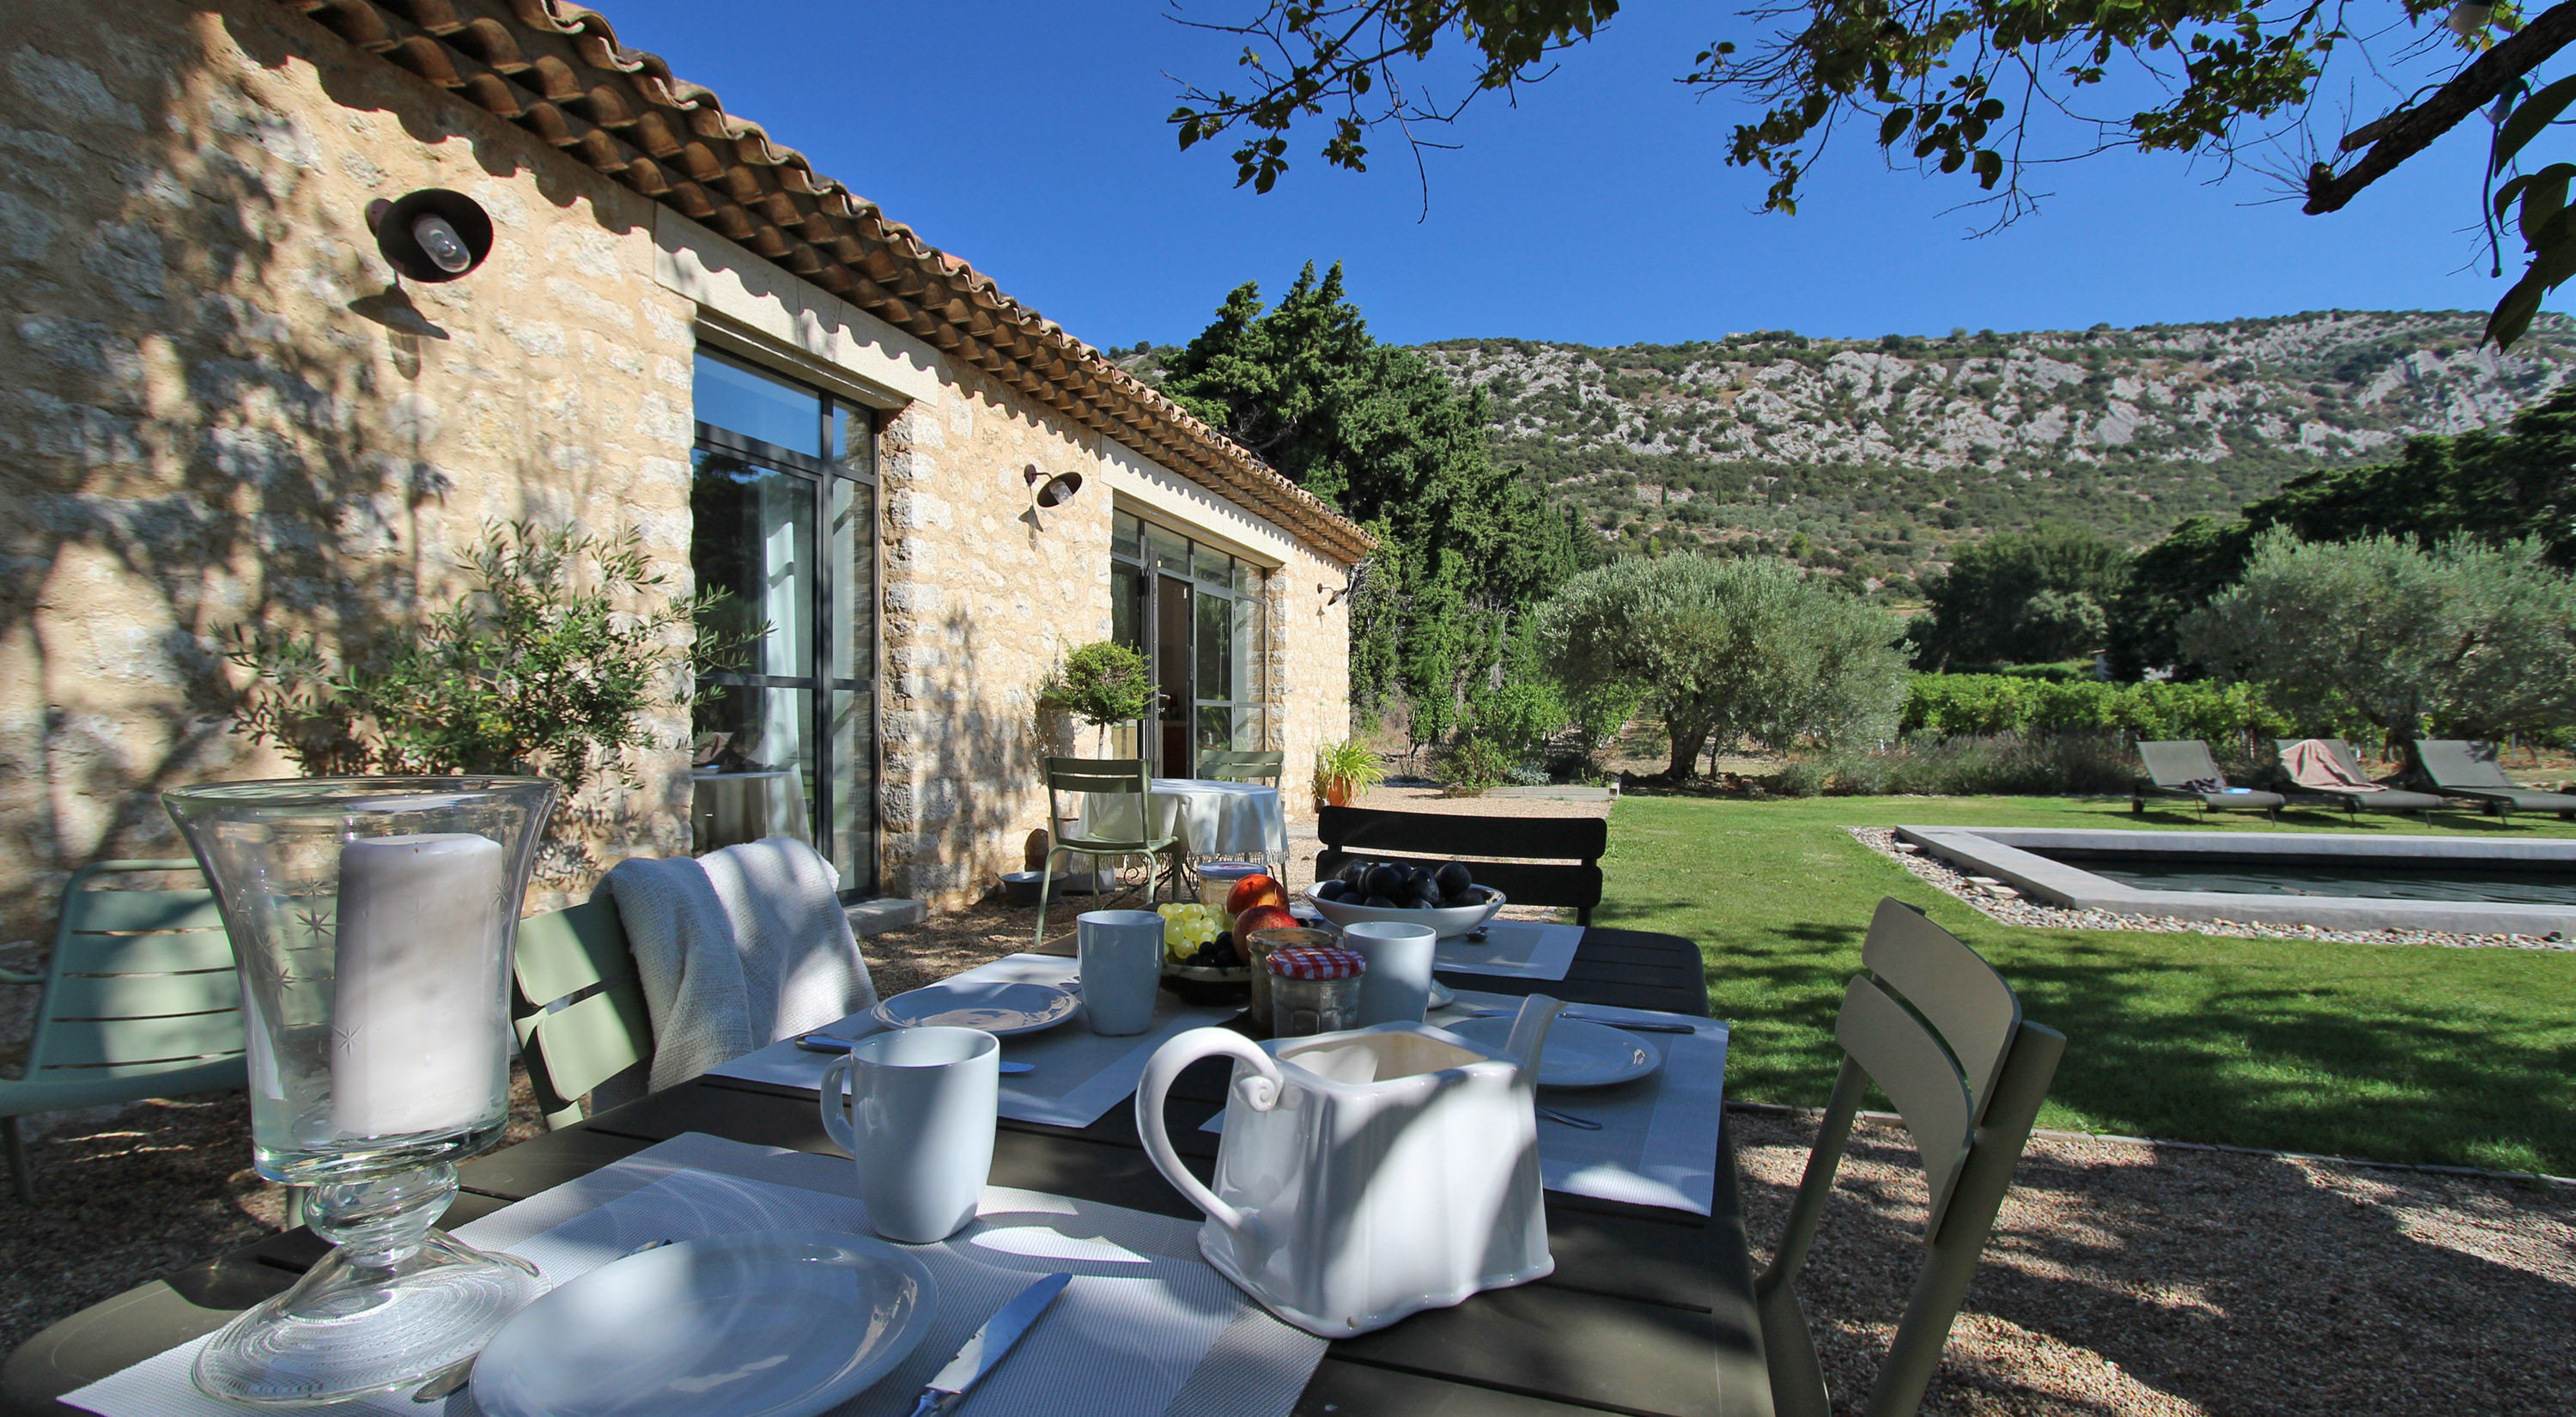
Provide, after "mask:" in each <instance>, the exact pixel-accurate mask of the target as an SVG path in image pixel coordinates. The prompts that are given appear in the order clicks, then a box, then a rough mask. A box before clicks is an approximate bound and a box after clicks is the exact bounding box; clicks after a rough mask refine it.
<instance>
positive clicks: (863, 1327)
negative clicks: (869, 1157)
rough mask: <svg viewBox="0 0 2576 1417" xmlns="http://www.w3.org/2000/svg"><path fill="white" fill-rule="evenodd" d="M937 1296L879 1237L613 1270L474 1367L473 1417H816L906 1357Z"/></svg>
mask: <svg viewBox="0 0 2576 1417" xmlns="http://www.w3.org/2000/svg"><path fill="white" fill-rule="evenodd" d="M938 1307H939V1303H938V1291H937V1287H936V1286H935V1285H933V1284H932V1283H931V1279H930V1271H929V1270H928V1269H926V1268H924V1267H923V1266H922V1263H921V1261H919V1260H917V1259H914V1258H913V1257H912V1256H910V1255H907V1254H904V1253H902V1252H901V1251H899V1250H896V1249H895V1248H894V1247H892V1246H890V1245H887V1244H884V1243H882V1242H880V1241H877V1240H871V1239H867V1238H864V1237H862V1236H857V1235H838V1234H833V1233H830V1232H827V1231H819V1230H813V1231H808V1230H763V1231H753V1232H751V1233H748V1234H742V1235H719V1236H715V1237H713V1238H710V1239H705V1240H690V1241H687V1242H685V1243H682V1244H677V1245H664V1246H663V1247H661V1248H660V1249H657V1250H648V1251H646V1252H644V1253H643V1254H640V1255H629V1256H627V1257H626V1258H624V1259H620V1260H613V1261H611V1262H609V1263H607V1264H604V1265H601V1266H600V1267H599V1268H597V1269H595V1270H592V1271H591V1272H590V1273H588V1274H585V1275H583V1276H582V1277H581V1278H579V1279H576V1280H573V1281H572V1282H571V1283H569V1284H566V1285H563V1286H562V1287H560V1288H558V1289H556V1290H555V1291H554V1292H553V1293H551V1294H548V1295H546V1296H545V1297H544V1298H542V1299H539V1300H538V1301H536V1302H535V1303H533V1304H530V1305H529V1306H528V1307H526V1308H524V1309H521V1310H520V1311H519V1312H518V1313H517V1314H516V1315H514V1316H512V1318H511V1319H510V1321H509V1322H508V1323H505V1324H503V1325H502V1326H501V1331H500V1332H499V1333H496V1334H494V1335H493V1336H492V1341H491V1342H490V1343H489V1344H487V1345H485V1346H484V1349H483V1356H482V1357H480V1358H477V1359H476V1360H475V1361H474V1405H475V1406H476V1407H477V1408H478V1409H480V1410H481V1412H482V1413H483V1417H659V1414H664V1413H674V1412H686V1413H689V1414H691V1417H813V1414H815V1413H818V1412H823V1411H826V1410H829V1409H831V1408H834V1407H838V1406H840V1405H841V1404H842V1403H844V1402H847V1401H848V1400H849V1399H850V1398H851V1397H853V1396H855V1395H857V1394H858V1393H859V1392H860V1391H861V1390H862V1389H864V1388H866V1387H867V1386H868V1385H869V1384H870V1383H873V1382H875V1381H876V1380H877V1379H879V1378H882V1377H884V1376H885V1375H886V1374H887V1372H889V1371H891V1370H892V1369H893V1367H894V1365H895V1364H897V1363H900V1362H902V1361H903V1360H904V1358H905V1356H906V1355H908V1354H910V1353H911V1352H912V1350H913V1348H914V1346H915V1345H917V1344H919V1343H920V1342H921V1337H922V1335H923V1334H924V1333H926V1332H928V1331H929V1327H930V1318H931V1315H932V1313H933V1312H935V1311H936V1310H937V1309H938Z"/></svg>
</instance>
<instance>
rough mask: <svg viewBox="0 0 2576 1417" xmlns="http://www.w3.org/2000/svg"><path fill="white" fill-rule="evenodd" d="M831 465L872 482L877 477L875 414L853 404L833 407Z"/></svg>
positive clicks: (836, 404)
mask: <svg viewBox="0 0 2576 1417" xmlns="http://www.w3.org/2000/svg"><path fill="white" fill-rule="evenodd" d="M829 456H830V459H831V462H832V465H833V466H834V467H837V468H839V469H840V470H841V471H843V472H846V473H848V474H849V475H851V476H852V477H864V478H866V479H868V480H869V481H871V482H873V481H875V480H876V475H877V418H876V414H875V413H874V412H873V411H871V410H869V409H865V408H860V407H858V406H856V405H853V404H846V403H835V404H833V405H832V451H831V453H830V454H829Z"/></svg>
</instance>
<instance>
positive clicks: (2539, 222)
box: [2521, 162, 2576, 251]
mask: <svg viewBox="0 0 2576 1417" xmlns="http://www.w3.org/2000/svg"><path fill="white" fill-rule="evenodd" d="M2572 177H2576V164H2569V163H2564V162H2553V163H2551V164H2550V165H2549V166H2547V167H2544V168H2542V169H2540V170H2539V171H2538V172H2535V173H2533V174H2532V175H2531V184H2530V186H2528V187H2526V188H2525V189H2524V190H2523V194H2522V215H2521V226H2522V244H2523V245H2525V246H2527V247H2529V248H2530V249H2532V250H2534V251H2537V250H2539V249H2540V248H2541V247H2542V246H2544V245H2551V244H2554V243H2553V242H2551V241H2549V240H2547V239H2545V238H2544V236H2543V232H2544V231H2545V230H2546V229H2547V227H2548V226H2549V223H2550V220H2551V219H2552V218H2553V217H2556V216H2557V215H2558V214H2559V213H2560V212H2562V211H2564V210H2566V208H2567V182H2568V179H2569V178H2572Z"/></svg>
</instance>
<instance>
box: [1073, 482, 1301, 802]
mask: <svg viewBox="0 0 2576 1417" xmlns="http://www.w3.org/2000/svg"><path fill="white" fill-rule="evenodd" d="M1120 517H1125V518H1128V519H1130V520H1132V521H1134V522H1135V523H1136V524H1137V530H1136V550H1135V552H1134V553H1132V554H1131V553H1129V552H1127V551H1123V550H1121V549H1120V548H1119V542H1118V530H1117V525H1118V522H1117V519H1118V518H1120ZM1157 531H1159V532H1161V533H1163V534H1164V535H1165V536H1168V537H1174V538H1177V539H1179V541H1180V542H1181V544H1182V546H1183V547H1184V548H1185V550H1186V552H1187V556H1188V564H1187V565H1185V566H1183V567H1182V568H1180V569H1179V570H1178V571H1175V570H1174V569H1172V568H1171V567H1168V566H1164V565H1162V564H1161V562H1160V561H1159V559H1158V558H1157V556H1156V554H1155V548H1154V542H1153V538H1152V533H1153V532H1157ZM1204 555H1217V556H1223V557H1225V558H1226V560H1227V561H1228V562H1229V563H1230V564H1231V565H1235V566H1243V567H1248V568H1250V570H1251V572H1252V579H1251V583H1250V585H1249V586H1248V587H1247V588H1245V589H1242V590H1237V589H1235V583H1234V577H1233V576H1231V575H1229V576H1228V577H1227V578H1226V579H1225V581H1224V582H1223V583H1221V584H1220V583H1218V582H1215V581H1210V580H1208V579H1206V578H1205V577H1203V576H1201V575H1200V574H1199V559H1200V557H1202V556H1204ZM1109 561H1110V566H1111V572H1110V575H1111V586H1110V595H1111V596H1112V598H1113V602H1114V598H1115V597H1116V596H1117V594H1118V586H1117V583H1116V582H1117V570H1116V568H1117V567H1119V566H1125V567H1128V568H1130V569H1131V570H1134V571H1135V572H1137V573H1138V574H1139V575H1141V576H1142V577H1143V579H1144V584H1145V594H1144V597H1143V600H1144V604H1143V605H1142V606H1140V607H1138V610H1137V620H1138V624H1137V626H1136V628H1137V631H1138V638H1139V639H1140V640H1141V641H1142V642H1143V643H1142V644H1141V646H1139V648H1141V649H1142V650H1143V652H1144V654H1145V662H1146V664H1147V665H1148V666H1149V667H1150V668H1152V669H1154V670H1156V671H1159V670H1160V668H1161V666H1160V665H1157V664H1155V662H1154V661H1155V658H1156V655H1157V654H1158V653H1159V651H1160V646H1159V645H1158V644H1157V643H1156V636H1155V633H1154V629H1153V627H1154V626H1155V625H1156V624H1157V623H1159V606H1160V602H1161V597H1162V594H1163V589H1162V579H1163V578H1164V577H1166V576H1170V577H1173V578H1175V579H1178V580H1180V581H1182V582H1184V583H1186V584H1187V585H1188V586H1189V587H1190V594H1191V597H1192V606H1191V615H1190V648H1189V657H1190V664H1189V674H1190V687H1191V695H1190V712H1189V716H1188V722H1189V725H1190V744H1191V748H1190V759H1191V760H1190V762H1189V763H1188V764H1187V768H1188V772H1189V773H1190V774H1195V773H1196V772H1197V771H1198V755H1199V754H1200V753H1202V752H1207V751H1256V752H1257V751H1259V750H1260V749H1259V747H1257V746H1256V747H1255V748H1253V749H1248V750H1246V749H1235V748H1234V747H1233V746H1232V744H1231V742H1229V744H1228V745H1227V746H1226V747H1225V748H1223V749H1215V750H1211V749H1208V748H1205V747H1203V746H1201V745H1200V744H1199V741H1198V739H1199V723H1200V715H1201V714H1202V713H1203V712H1205V711H1206V710H1208V709H1212V708H1221V709H1225V710H1226V711H1227V713H1228V715H1229V723H1228V726H1229V729H1231V728H1233V727H1234V726H1235V724H1237V723H1239V722H1240V719H1239V718H1236V717H1234V716H1235V715H1239V714H1241V713H1243V712H1244V711H1246V710H1249V711H1251V712H1252V713H1253V714H1254V715H1256V716H1255V717H1254V719H1253V723H1254V725H1255V726H1254V731H1253V737H1254V739H1255V740H1256V743H1257V744H1267V743H1269V742H1270V739H1271V728H1272V721H1273V719H1275V718H1276V717H1277V715H1276V714H1275V713H1274V712H1273V711H1272V705H1271V702H1270V698H1269V690H1270V685H1269V683H1268V679H1269V664H1270V655H1269V648H1270V637H1271V635H1272V633H1273V630H1272V626H1271V623H1270V619H1271V617H1270V599H1269V586H1270V577H1271V576H1273V575H1275V574H1277V573H1278V569H1279V568H1278V567H1276V566H1266V565H1263V564H1262V563H1261V562H1259V561H1256V560H1253V559H1252V558H1251V557H1249V556H1244V555H1239V554H1237V553H1236V552H1235V551H1234V550H1232V549H1231V548H1229V547H1226V546H1223V545H1219V544H1217V543H1214V542H1211V541H1208V540H1206V539H1204V538H1203V537H1202V536H1200V535H1198V534H1195V533H1193V532H1192V531H1191V530H1190V529H1189V528H1188V527H1187V526H1186V525H1182V524H1177V523H1174V522H1171V521H1166V520H1164V519H1162V518H1160V517H1155V516H1151V515H1148V514H1147V513H1145V512H1142V511H1139V510H1138V509H1136V508H1134V507H1130V506H1127V505H1125V504H1123V503H1117V504H1113V505H1112V506H1111V508H1110V535H1109ZM1201 596H1205V597H1209V598H1212V599H1216V600H1220V601H1222V602H1224V603H1225V604H1226V605H1228V606H1235V605H1241V604H1245V603H1249V604H1250V605H1251V606H1252V607H1253V623H1254V626H1255V640H1254V643H1253V645H1252V648H1251V652H1250V653H1249V655H1248V656H1246V663H1247V664H1248V665H1249V666H1250V675H1249V677H1250V678H1252V679H1254V680H1256V681H1258V692H1257V693H1255V694H1253V695H1251V696H1246V694H1245V689H1246V687H1247V686H1246V685H1245V684H1244V683H1243V682H1241V681H1240V680H1238V681H1237V682H1236V684H1235V686H1234V690H1235V696H1234V697H1232V698H1226V699H1209V698H1202V697H1200V696H1199V695H1198V693H1197V690H1198V687H1199V665H1198V656H1199V648H1200V646H1199V613H1200V612H1199V611H1198V609H1197V605H1196V601H1197V598H1198V597H1201ZM1231 614H1232V612H1231V611H1229V618H1231ZM1112 618H1113V622H1114V619H1115V610H1114V604H1113V615H1112ZM1154 677H1155V679H1156V681H1157V682H1159V681H1160V677H1161V676H1160V674H1159V672H1157V673H1156V674H1155V675H1154ZM1152 721H1153V716H1152V715H1150V714H1149V715H1148V716H1147V717H1146V718H1145V719H1141V720H1138V721H1137V722H1138V725H1139V730H1138V733H1139V740H1140V741H1139V747H1140V749H1141V748H1142V747H1143V746H1144V744H1145V742H1147V741H1153V740H1154V739H1155V738H1156V735H1154V734H1151V733H1147V732H1144V731H1143V728H1142V725H1143V724H1146V723H1150V722H1152ZM1231 736H1232V735H1231V733H1230V734H1229V737H1231ZM1157 751H1159V749H1158V750H1157ZM1154 769H1155V771H1156V772H1158V773H1161V774H1163V775H1165V776H1170V775H1172V774H1173V767H1172V765H1171V764H1169V763H1161V762H1158V763H1156V764H1155V765H1154Z"/></svg>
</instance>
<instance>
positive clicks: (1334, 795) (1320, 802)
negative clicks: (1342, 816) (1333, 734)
mask: <svg viewBox="0 0 2576 1417" xmlns="http://www.w3.org/2000/svg"><path fill="white" fill-rule="evenodd" d="M1385 780H1386V763H1385V762H1384V761H1383V760H1381V759H1380V758H1379V757H1378V755H1377V754H1375V753H1373V752H1371V751H1369V747H1368V745H1367V744H1365V743H1362V742H1360V741H1359V740H1358V739H1356V738H1345V739H1343V740H1342V741H1341V742H1339V743H1327V744H1325V745H1324V746H1322V747H1320V748H1317V749H1316V750H1315V805H1316V806H1317V807H1319V808H1320V807H1325V806H1333V807H1347V806H1349V805H1351V799H1352V798H1354V797H1357V796H1358V795H1360V794H1361V793H1363V792H1366V791H1367V790H1369V789H1370V788H1372V787H1375V786H1377V785H1378V784H1379V783H1381V782H1384V781H1385Z"/></svg>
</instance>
